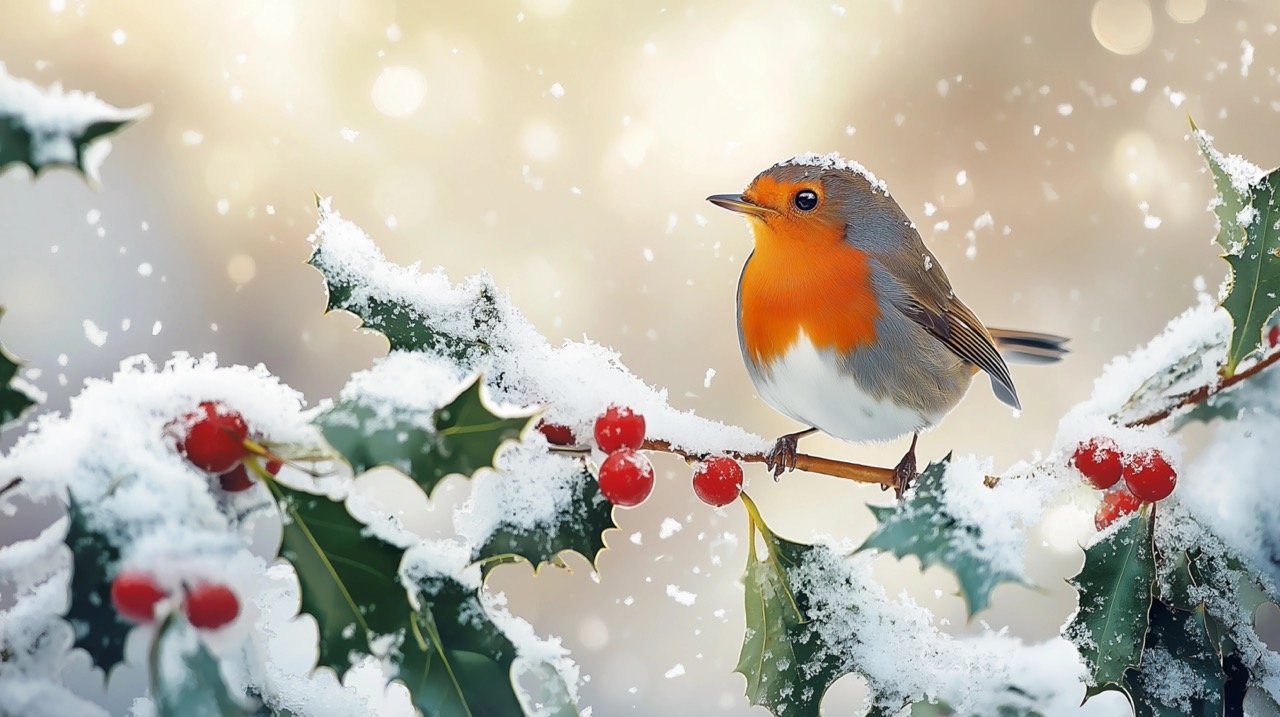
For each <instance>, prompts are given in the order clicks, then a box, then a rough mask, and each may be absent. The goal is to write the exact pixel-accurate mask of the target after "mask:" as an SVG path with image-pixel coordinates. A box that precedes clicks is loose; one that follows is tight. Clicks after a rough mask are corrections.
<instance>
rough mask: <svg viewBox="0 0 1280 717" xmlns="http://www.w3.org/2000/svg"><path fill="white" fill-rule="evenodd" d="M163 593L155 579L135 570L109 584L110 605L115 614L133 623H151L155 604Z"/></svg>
mask: <svg viewBox="0 0 1280 717" xmlns="http://www.w3.org/2000/svg"><path fill="white" fill-rule="evenodd" d="M165 594H166V593H165V591H164V590H161V589H160V586H159V585H157V584H156V581H155V578H153V577H151V576H150V575H148V574H146V573H143V572H139V571H136V570H125V571H122V572H121V573H120V574H119V575H117V576H116V579H115V580H113V581H112V582H111V604H112V605H115V606H116V612H118V613H120V614H121V615H124V616H125V617H127V618H129V619H130V620H133V621H134V622H151V621H152V620H154V619H155V618H156V603H158V602H160V601H161V600H163V599H164V596H165Z"/></svg>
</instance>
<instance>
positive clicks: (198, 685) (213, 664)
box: [150, 616, 250, 717]
mask: <svg viewBox="0 0 1280 717" xmlns="http://www.w3.org/2000/svg"><path fill="white" fill-rule="evenodd" d="M150 663H151V665H150V671H151V697H152V700H153V702H154V704H155V710H156V715H157V716H158V717H203V716H205V715H207V716H208V717H215V716H216V717H236V716H238V715H248V714H250V712H249V710H246V709H245V708H244V706H243V705H241V704H239V703H238V702H237V701H236V700H235V698H234V697H232V696H231V692H230V691H229V690H228V689H227V684H226V682H224V681H223V679H222V672H221V670H219V668H218V658H216V657H214V656H213V655H212V654H211V653H210V652H209V650H208V649H207V648H206V647H205V646H204V643H203V642H201V641H200V638H199V637H198V636H197V635H196V633H195V631H194V630H193V629H191V626H190V625H189V624H187V621H186V620H183V619H182V618H180V617H176V616H170V617H169V619H167V620H165V622H164V624H163V625H162V626H161V627H160V633H159V634H158V635H157V636H156V639H155V643H154V644H153V645H152V646H151V654H150Z"/></svg>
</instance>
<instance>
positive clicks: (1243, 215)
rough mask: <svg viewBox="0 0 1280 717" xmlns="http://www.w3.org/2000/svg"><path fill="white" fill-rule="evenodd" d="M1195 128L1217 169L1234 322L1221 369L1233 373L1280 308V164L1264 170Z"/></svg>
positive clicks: (1226, 304)
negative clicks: (1223, 150)
mask: <svg viewBox="0 0 1280 717" xmlns="http://www.w3.org/2000/svg"><path fill="white" fill-rule="evenodd" d="M1191 129H1192V131H1193V133H1194V134H1195V136H1196V139H1197V141H1198V142H1199V144H1200V150H1201V152H1202V153H1203V154H1204V157H1205V161H1206V162H1207V163H1208V165H1209V172H1210V174H1212V175H1213V184H1214V188H1215V189H1217V191H1218V200H1217V201H1216V202H1215V205H1214V214H1215V215H1216V216H1217V217H1218V237H1217V241H1218V245H1219V246H1220V247H1221V249H1222V257H1223V258H1224V259H1226V260H1227V263H1228V264H1230V265H1231V277H1230V280H1229V290H1228V292H1227V294H1226V296H1225V298H1223V300H1222V306H1223V308H1225V309H1226V310H1227V312H1228V313H1230V314H1231V320H1232V322H1233V323H1234V324H1235V328H1234V329H1233V330H1232V334H1231V340H1230V342H1228V344H1227V364H1226V366H1224V367H1223V374H1224V375H1226V376H1230V375H1231V374H1233V373H1235V370H1236V367H1237V366H1239V365H1240V362H1241V361H1243V360H1244V359H1246V358H1248V357H1249V356H1250V355H1252V354H1253V353H1254V352H1256V351H1258V350H1259V349H1261V348H1262V346H1263V331H1264V330H1265V329H1266V327H1267V322H1268V320H1269V319H1270V318H1271V316H1272V315H1273V314H1275V313H1276V310H1277V309H1280V207H1278V206H1277V202H1278V199H1277V197H1276V186H1277V185H1278V184H1280V170H1272V171H1270V172H1267V173H1266V174H1265V176H1261V177H1259V176H1257V175H1258V174H1260V171H1259V170H1257V168H1256V167H1253V166H1252V165H1249V164H1248V163H1247V162H1245V161H1244V160H1243V159H1241V158H1240V157H1235V156H1226V155H1224V154H1222V153H1221V152H1219V151H1218V150H1217V149H1215V148H1214V147H1213V146H1212V145H1211V144H1210V142H1209V137H1208V136H1207V135H1205V134H1204V133H1203V132H1200V131H1199V130H1198V129H1197V128H1196V126H1195V123H1194V122H1192V123H1191Z"/></svg>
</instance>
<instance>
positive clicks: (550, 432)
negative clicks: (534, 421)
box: [538, 421, 578, 446]
mask: <svg viewBox="0 0 1280 717" xmlns="http://www.w3.org/2000/svg"><path fill="white" fill-rule="evenodd" d="M538 432H539V433H541V434H542V435H543V436H546V438H547V443H550V444H551V445H553V446H572V445H576V444H577V443H578V440H577V439H576V438H574V437H573V431H572V430H570V429H569V427H568V426H562V425H560V424H558V423H547V422H546V421H539V422H538Z"/></svg>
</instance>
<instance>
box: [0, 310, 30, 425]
mask: <svg viewBox="0 0 1280 717" xmlns="http://www.w3.org/2000/svg"><path fill="white" fill-rule="evenodd" d="M3 316H4V309H3V308H0V317H3ZM19 366H21V364H20V363H19V362H18V359H17V358H15V357H14V356H13V355H11V354H10V353H9V352H8V351H6V350H5V349H4V346H3V345H0V429H4V428H7V427H8V426H9V424H11V423H13V422H14V421H16V420H18V418H19V417H21V416H22V414H23V413H25V412H26V410H27V409H28V408H31V407H32V406H34V405H35V404H36V396H34V395H32V392H31V391H30V390H29V389H28V388H26V387H25V386H24V385H23V384H22V383H21V379H18V367H19ZM15 379H17V380H15Z"/></svg>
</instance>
